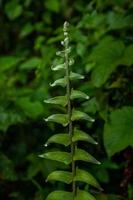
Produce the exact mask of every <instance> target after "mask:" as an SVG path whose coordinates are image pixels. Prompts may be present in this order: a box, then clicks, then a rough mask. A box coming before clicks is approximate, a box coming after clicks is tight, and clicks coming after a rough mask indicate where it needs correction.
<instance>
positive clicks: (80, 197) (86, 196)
mask: <svg viewBox="0 0 133 200" xmlns="http://www.w3.org/2000/svg"><path fill="white" fill-rule="evenodd" d="M75 200H96V199H95V197H94V196H92V195H91V194H90V193H88V192H86V191H83V190H78V191H77V197H76V198H75Z"/></svg>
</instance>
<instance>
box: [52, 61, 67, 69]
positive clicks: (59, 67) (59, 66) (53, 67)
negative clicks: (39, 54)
mask: <svg viewBox="0 0 133 200" xmlns="http://www.w3.org/2000/svg"><path fill="white" fill-rule="evenodd" d="M65 67H66V65H65V63H63V64H60V65H56V66H52V67H51V69H52V70H53V71H58V70H62V69H65Z"/></svg>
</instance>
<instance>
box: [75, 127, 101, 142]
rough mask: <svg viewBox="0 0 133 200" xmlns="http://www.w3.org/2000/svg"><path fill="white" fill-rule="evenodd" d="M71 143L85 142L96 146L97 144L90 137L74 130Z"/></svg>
mask: <svg viewBox="0 0 133 200" xmlns="http://www.w3.org/2000/svg"><path fill="white" fill-rule="evenodd" d="M72 141H73V142H77V141H85V142H90V143H92V144H97V142H96V141H95V140H94V139H93V138H92V137H91V136H90V135H88V134H87V133H85V132H83V131H81V130H78V129H75V130H74V136H73V138H72Z"/></svg>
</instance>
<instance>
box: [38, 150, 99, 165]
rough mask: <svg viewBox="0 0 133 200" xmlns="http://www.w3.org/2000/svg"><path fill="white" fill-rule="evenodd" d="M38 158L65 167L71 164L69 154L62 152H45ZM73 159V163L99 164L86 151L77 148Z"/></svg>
mask: <svg viewBox="0 0 133 200" xmlns="http://www.w3.org/2000/svg"><path fill="white" fill-rule="evenodd" d="M39 157H41V158H46V159H50V160H55V161H58V162H62V163H64V164H66V165H69V164H70V163H71V162H72V155H71V153H68V152H63V151H52V152H46V153H44V154H42V155H40V156H39ZM73 159H74V160H75V161H85V162H91V163H94V164H100V162H99V161H98V160H96V159H95V158H94V157H93V156H92V155H91V154H89V153H88V152H87V151H85V150H83V149H79V148H77V149H76V150H75V154H74V158H73Z"/></svg>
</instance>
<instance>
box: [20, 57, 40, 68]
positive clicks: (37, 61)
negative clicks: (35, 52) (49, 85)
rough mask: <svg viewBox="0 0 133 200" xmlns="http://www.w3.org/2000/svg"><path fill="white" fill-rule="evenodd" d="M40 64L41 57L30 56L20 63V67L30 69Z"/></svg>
mask: <svg viewBox="0 0 133 200" xmlns="http://www.w3.org/2000/svg"><path fill="white" fill-rule="evenodd" d="M40 64H41V59H40V58H38V57H32V58H30V59H28V60H26V61H25V62H23V63H22V64H21V65H20V69H23V70H30V69H34V68H37V67H39V66H40Z"/></svg>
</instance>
